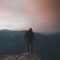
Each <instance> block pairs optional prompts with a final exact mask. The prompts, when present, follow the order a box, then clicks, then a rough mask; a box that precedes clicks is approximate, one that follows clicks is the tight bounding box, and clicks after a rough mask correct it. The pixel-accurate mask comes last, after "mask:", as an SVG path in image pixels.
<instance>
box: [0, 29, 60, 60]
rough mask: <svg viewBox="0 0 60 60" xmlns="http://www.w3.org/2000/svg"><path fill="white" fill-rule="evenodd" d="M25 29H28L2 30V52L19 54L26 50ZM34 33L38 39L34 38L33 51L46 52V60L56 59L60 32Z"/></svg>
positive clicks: (0, 33) (0, 43) (0, 48)
mask: <svg viewBox="0 0 60 60" xmlns="http://www.w3.org/2000/svg"><path fill="white" fill-rule="evenodd" d="M25 31H26V30H23V31H12V30H0V54H18V53H23V52H25V51H26V41H25V40H24V34H25ZM34 34H35V37H36V39H35V40H33V53H36V54H37V55H39V56H40V54H43V55H44V54H45V56H44V59H46V60H49V59H50V60H53V59H55V56H56V53H57V52H58V51H60V48H59V49H58V50H57V48H56V43H57V44H59V46H60V43H59V42H60V33H59V34H55V35H44V34H40V33H34ZM47 56H48V57H47ZM52 56H53V58H52ZM49 57H50V58H49Z"/></svg>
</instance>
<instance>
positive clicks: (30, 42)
mask: <svg viewBox="0 0 60 60" xmlns="http://www.w3.org/2000/svg"><path fill="white" fill-rule="evenodd" d="M33 38H34V33H33V31H32V28H29V30H28V31H26V32H25V40H26V41H27V51H28V52H32V50H33ZM30 47H31V48H30Z"/></svg>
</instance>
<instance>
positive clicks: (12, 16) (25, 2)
mask: <svg viewBox="0 0 60 60" xmlns="http://www.w3.org/2000/svg"><path fill="white" fill-rule="evenodd" d="M57 16H58V11H57V0H48V1H47V0H0V29H11V30H24V29H28V28H30V27H32V28H33V30H34V31H36V32H58V31H59V30H58V29H59V27H58V26H59V24H58V20H57Z"/></svg>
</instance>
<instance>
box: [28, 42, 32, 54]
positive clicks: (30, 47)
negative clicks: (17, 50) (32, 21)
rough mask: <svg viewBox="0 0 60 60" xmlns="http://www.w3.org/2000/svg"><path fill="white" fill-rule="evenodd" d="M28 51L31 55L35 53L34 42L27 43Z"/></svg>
mask: <svg viewBox="0 0 60 60" xmlns="http://www.w3.org/2000/svg"><path fill="white" fill-rule="evenodd" d="M27 51H28V52H29V53H30V52H32V51H33V42H32V41H31V42H29V41H28V42H27Z"/></svg>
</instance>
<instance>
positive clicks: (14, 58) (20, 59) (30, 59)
mask: <svg viewBox="0 0 60 60" xmlns="http://www.w3.org/2000/svg"><path fill="white" fill-rule="evenodd" d="M0 60H40V59H39V58H38V57H37V56H36V55H32V54H22V55H4V56H1V57H0Z"/></svg>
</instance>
